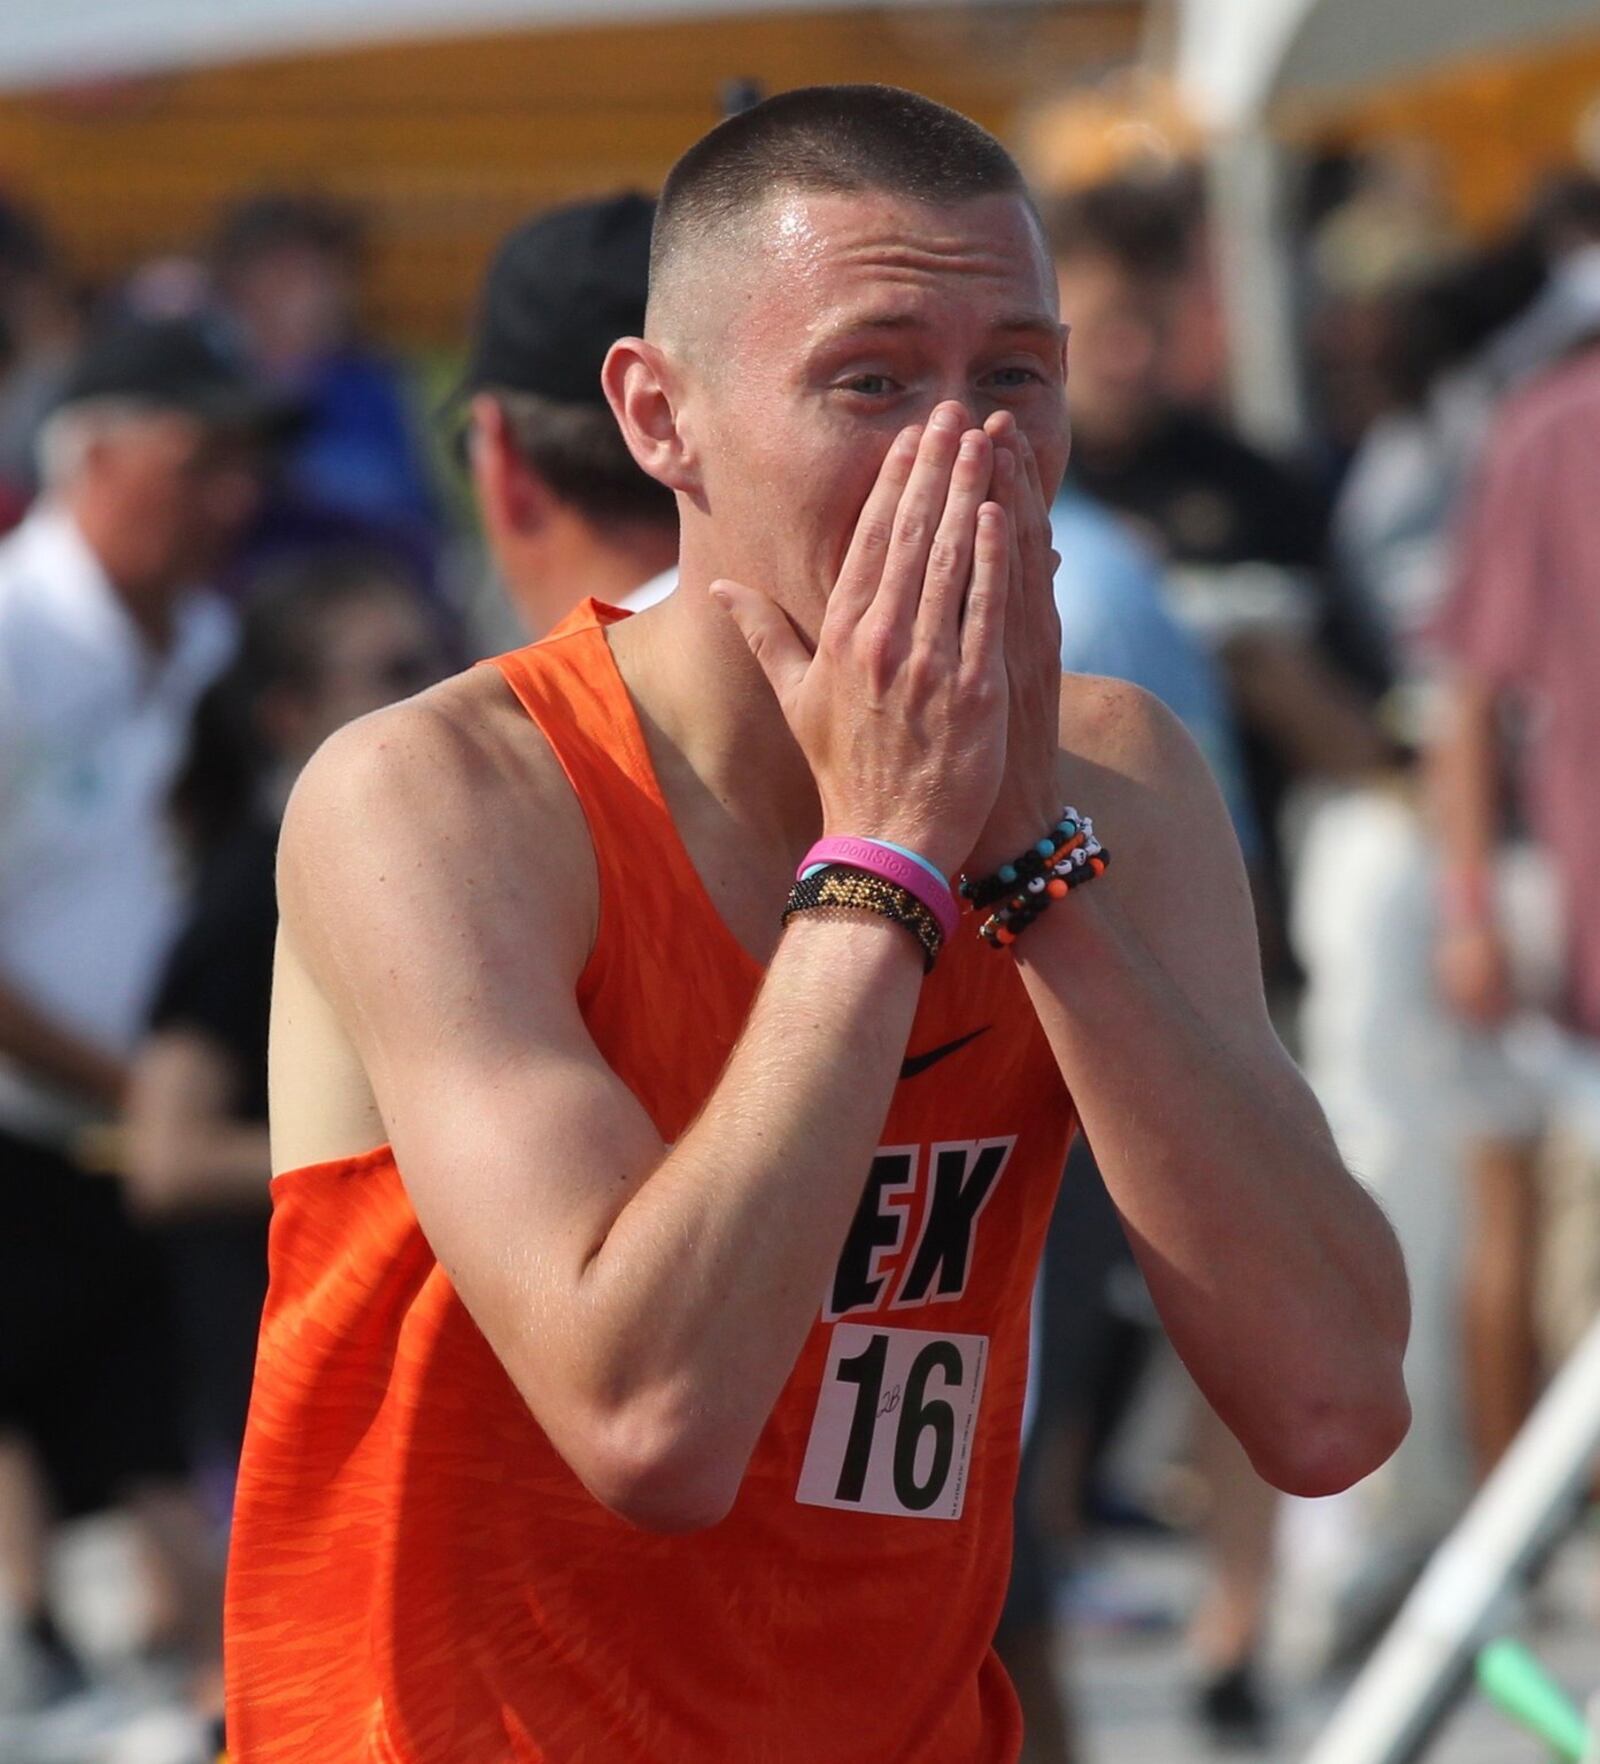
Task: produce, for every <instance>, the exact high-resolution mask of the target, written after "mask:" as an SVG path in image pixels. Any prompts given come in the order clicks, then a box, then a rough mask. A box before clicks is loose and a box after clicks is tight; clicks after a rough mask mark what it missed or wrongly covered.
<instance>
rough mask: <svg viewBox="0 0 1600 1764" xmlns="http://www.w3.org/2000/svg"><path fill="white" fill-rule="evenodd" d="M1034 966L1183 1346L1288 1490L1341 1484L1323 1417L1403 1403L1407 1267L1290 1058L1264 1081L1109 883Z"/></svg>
mask: <svg viewBox="0 0 1600 1764" xmlns="http://www.w3.org/2000/svg"><path fill="white" fill-rule="evenodd" d="M1017 955H1018V959H1019V963H1020V966H1021V969H1022V974H1023V978H1024V981H1025V984H1026V985H1027V988H1028V991H1029V994H1030V996H1031V998H1032V999H1033V1002H1034V1006H1035V1008H1036V1010H1037V1011H1038V1014H1039V1018H1040V1021H1041V1023H1042V1024H1043V1026H1044V1029H1045V1031H1046V1034H1047V1035H1048V1036H1049V1039H1050V1043H1051V1046H1052V1048H1053V1049H1054V1051H1055V1054H1056V1058H1057V1060H1058V1062H1059V1064H1060V1067H1061V1071H1062V1074H1063V1076H1064V1077H1065V1079H1066V1082H1067V1084H1068V1085H1069V1087H1070V1088H1071V1090H1072V1093H1073V1096H1074V1098H1075V1100H1076V1103H1077V1106H1078V1110H1079V1113H1080V1116H1081V1118H1082V1121H1083V1124H1084V1129H1085V1132H1086V1134H1087V1135H1088V1138H1089V1140H1090V1142H1091V1143H1092V1145H1093V1146H1094V1149H1095V1153H1096V1156H1097V1159H1098V1161H1099V1164H1100V1169H1101V1172H1102V1174H1103V1175H1104V1177H1105V1180H1106V1185H1107V1188H1108V1189H1109V1191H1110V1193H1111V1196H1112V1199H1113V1200H1114V1201H1115V1203H1116V1206H1117V1209H1118V1211H1119V1212H1120V1214H1121V1216H1122V1218H1123V1221H1124V1223H1125V1225H1126V1227H1127V1230H1128V1234H1129V1237H1130V1241H1131V1242H1132V1245H1133V1247H1134V1250H1135V1252H1136V1254H1137V1255H1138V1258H1139V1262H1140V1266H1141V1267H1142V1269H1143V1270H1144V1273H1145V1276H1146V1279H1147V1280H1148V1282H1149V1285H1150V1289H1151V1294H1152V1296H1153V1298H1154V1300H1155V1302H1156V1305H1157V1307H1158V1309H1159V1310H1160V1312H1161V1316H1162V1319H1163V1321H1164V1323H1165V1324H1166V1326H1167V1329H1168V1331H1169V1333H1170V1334H1171V1336H1172V1339H1173V1343H1174V1345H1175V1346H1176V1348H1177V1349H1178V1352H1179V1353H1180V1355H1181V1356H1182V1357H1183V1359H1184V1361H1185V1362H1186V1364H1187V1365H1188V1366H1189V1368H1190V1370H1191V1371H1192V1372H1193V1373H1194V1375H1195V1377H1196V1380H1197V1381H1198V1382H1199V1384H1200V1385H1201V1388H1202V1389H1203V1390H1204V1391H1205V1394H1206V1395H1207V1397H1208V1398H1209V1399H1210V1400H1211V1402H1212V1403H1213V1405H1214V1406H1215V1407H1216V1408H1217V1409H1218V1411H1219V1412H1220V1413H1221V1414H1222V1416H1223V1418H1224V1419H1225V1420H1227V1421H1228V1422H1229V1424H1230V1425H1231V1426H1232V1427H1233V1428H1234V1430H1235V1431H1236V1432H1237V1433H1238V1434H1239V1435H1240V1437H1241V1439H1242V1441H1243V1442H1244V1444H1245V1446H1246V1449H1247V1450H1249V1451H1250V1453H1251V1455H1252V1457H1253V1458H1255V1460H1256V1462H1257V1464H1258V1467H1260V1468H1261V1469H1262V1471H1263V1472H1264V1473H1265V1474H1267V1475H1268V1476H1269V1478H1270V1479H1272V1480H1274V1481H1276V1482H1278V1483H1279V1484H1280V1485H1282V1486H1294V1485H1296V1484H1298V1485H1300V1487H1301V1489H1302V1490H1303V1491H1304V1492H1311V1491H1312V1486H1313V1485H1314V1484H1316V1483H1318V1482H1319V1481H1324V1480H1326V1481H1329V1482H1337V1481H1339V1480H1341V1477H1340V1473H1339V1471H1338V1469H1337V1468H1336V1467H1334V1466H1332V1465H1331V1464H1329V1465H1327V1466H1323V1465H1322V1464H1321V1463H1320V1462H1319V1460H1320V1459H1321V1457H1322V1456H1323V1455H1324V1454H1322V1453H1321V1452H1320V1451H1319V1449H1318V1448H1317V1445H1316V1440H1315V1437H1314V1436H1315V1434H1316V1432H1317V1429H1318V1426H1319V1420H1318V1418H1319V1416H1323V1415H1326V1416H1328V1417H1333V1416H1345V1417H1349V1416H1352V1415H1354V1416H1359V1415H1360V1413H1361V1411H1362V1410H1363V1408H1364V1406H1365V1407H1370V1406H1371V1405H1372V1403H1373V1402H1374V1399H1375V1397H1376V1398H1377V1400H1378V1401H1379V1402H1380V1403H1382V1402H1388V1403H1389V1406H1390V1407H1391V1409H1392V1408H1393V1406H1394V1404H1393V1401H1392V1400H1391V1399H1390V1398H1389V1397H1388V1396H1387V1394H1386V1393H1389V1392H1395V1393H1397V1392H1398V1382H1397V1372H1398V1363H1399V1357H1400V1355H1401V1353H1402V1351H1403V1348H1404V1344H1405V1339H1406V1332H1407V1325H1408V1304H1407V1300H1406V1286H1405V1275H1404V1270H1403V1266H1402V1263H1401V1260H1400V1255H1399V1251H1398V1248H1397V1246H1396V1244H1395V1241H1394V1237H1393V1234H1392V1233H1391V1231H1390V1230H1389V1227H1388V1224H1387V1222H1386V1221H1385V1220H1384V1218H1383V1216H1382V1214H1381V1213H1380V1211H1379V1209H1378V1207H1377V1205H1376V1204H1375V1203H1374V1202H1373V1200H1372V1199H1371V1197H1370V1196H1369V1195H1367V1193H1366V1192H1365V1191H1364V1190H1363V1189H1362V1188H1361V1186H1360V1185H1359V1184H1358V1183H1356V1182H1355V1181H1354V1180H1353V1179H1352V1178H1351V1177H1350V1176H1349V1174H1348V1173H1347V1172H1346V1170H1345V1168H1344V1166H1343V1164H1342V1163H1341V1162H1340V1160H1339V1157H1338V1154H1337V1152H1336V1151H1335V1149H1334V1146H1333V1142H1332V1139H1331V1137H1330V1135H1329V1134H1328V1131H1327V1127H1326V1124H1325V1122H1324V1121H1323V1119H1322V1116H1321V1112H1320V1110H1319V1109H1318V1108H1317V1106H1316V1104H1315V1102H1314V1100H1313V1099H1312V1098H1311V1096H1310V1094H1309V1092H1308V1091H1307V1090H1306V1089H1305V1087H1304V1085H1303V1083H1302V1081H1301V1080H1300V1079H1299V1076H1298V1074H1297V1073H1296V1072H1295V1071H1294V1069H1293V1067H1292V1065H1291V1064H1290V1062H1289V1060H1288V1058H1287V1056H1286V1055H1284V1056H1282V1062H1281V1067H1279V1068H1278V1069H1276V1070H1272V1071H1269V1072H1265V1073H1260V1074H1258V1073H1257V1072H1256V1071H1255V1069H1254V1068H1253V1067H1252V1066H1247V1065H1246V1063H1245V1062H1244V1061H1243V1060H1242V1059H1241V1057H1240V1056H1239V1054H1238V1053H1237V1052H1236V1051H1235V1050H1233V1049H1231V1048H1230V1047H1229V1046H1228V1045H1226V1043H1225V1041H1224V1040H1223V1039H1221V1038H1219V1037H1217V1036H1216V1035H1214V1034H1212V1033H1211V1032H1210V1031H1209V1030H1208V1029H1207V1027H1206V1025H1205V1024H1203V1023H1202V1021H1201V1019H1200V1017H1199V1016H1198V1014H1197V1013H1196V1012H1195V1011H1194V1010H1193V1008H1192V1007H1191V1006H1190V1004H1189V1002H1188V1000H1187V999H1186V998H1185V997H1184V996H1183V994H1182V992H1181V990H1180V989H1179V988H1178V986H1177V985H1176V984H1175V983H1174V982H1173V980H1172V979H1171V978H1170V976H1169V975H1168V974H1167V973H1166V971H1165V970H1164V969H1163V968H1162V967H1161V965H1160V964H1159V963H1158V962H1157V961H1156V960H1155V958H1154V957H1153V956H1152V954H1151V953H1150V951H1149V949H1148V948H1147V947H1146V945H1145V944H1144V942H1143V941H1142V939H1141V938H1140V937H1139V935H1138V933H1137V931H1136V930H1135V929H1134V928H1133V927H1132V926H1130V925H1129V924H1128V922H1127V920H1126V917H1125V915H1124V914H1123V913H1122V912H1121V911H1120V910H1119V908H1118V906H1117V903H1116V901H1115V898H1114V897H1113V896H1112V895H1111V894H1110V893H1109V891H1108V892H1107V893H1106V894H1103V895H1101V896H1100V897H1099V898H1096V890H1094V889H1092V888H1091V889H1088V890H1085V891H1084V893H1082V894H1081V895H1077V896H1074V897H1073V898H1072V899H1071V900H1070V901H1068V902H1064V903H1063V904H1062V905H1061V906H1060V907H1059V908H1056V909H1052V910H1051V911H1050V912H1048V913H1046V914H1045V915H1044V917H1043V918H1042V919H1041V920H1040V922H1039V923H1038V924H1037V925H1036V926H1035V927H1033V928H1032V929H1030V930H1029V931H1028V932H1027V933H1026V935H1025V936H1024V937H1023V938H1022V939H1021V940H1020V941H1019V943H1018V945H1017ZM1375 1356H1377V1360H1378V1362H1380V1363H1381V1364H1382V1366H1383V1368H1384V1370H1386V1371H1387V1372H1388V1373H1390V1374H1391V1376H1390V1377H1389V1378H1387V1379H1385V1378H1380V1377H1375V1376H1374V1366H1375ZM1399 1406H1400V1413H1399V1414H1398V1415H1396V1416H1394V1417H1393V1421H1394V1423H1396V1424H1398V1426H1399V1427H1400V1429H1401V1430H1403V1423H1404V1414H1403V1399H1401V1401H1400V1405H1399ZM1372 1424H1373V1426H1374V1429H1375V1431H1377V1432H1382V1431H1383V1430H1384V1427H1385V1425H1387V1423H1386V1422H1385V1420H1384V1418H1383V1417H1382V1416H1375V1417H1372ZM1396 1437H1398V1435H1396ZM1393 1443H1394V1442H1393V1439H1391V1440H1390V1441H1389V1442H1388V1446H1386V1447H1385V1448H1384V1449H1385V1451H1387V1449H1392V1445H1393ZM1280 1453H1282V1454H1283V1455H1281V1456H1280V1455H1279V1454H1280ZM1327 1455H1328V1456H1329V1457H1331V1456H1332V1455H1334V1454H1332V1452H1331V1451H1330V1452H1329V1453H1328V1454H1327ZM1324 1492H1325V1491H1324Z"/></svg>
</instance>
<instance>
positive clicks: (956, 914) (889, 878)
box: [796, 838, 961, 937]
mask: <svg viewBox="0 0 1600 1764" xmlns="http://www.w3.org/2000/svg"><path fill="white" fill-rule="evenodd" d="M841 864H842V865H844V866H846V867H847V868H849V869H852V870H860V871H861V872H862V873H863V874H864V875H867V876H881V877H882V878H883V880H884V881H885V882H893V883H894V884H895V885H896V886H897V887H899V888H903V889H904V890H905V891H906V893H907V894H910V895H913V896H914V897H915V898H916V899H917V900H919V901H920V902H921V903H922V904H923V906H925V907H926V908H927V909H928V911H929V912H930V913H932V914H933V917H934V921H935V923H936V924H937V925H938V927H939V934H940V936H941V937H953V936H954V935H955V932H956V927H957V926H958V925H959V924H960V922H961V909H960V907H959V905H958V904H957V902H956V897H955V892H954V890H953V889H952V888H951V886H950V884H949V883H948V882H947V881H946V880H945V878H944V876H943V874H942V873H941V872H940V871H938V870H936V869H935V868H934V866H933V865H932V864H930V863H929V862H928V860H927V859H926V858H925V857H923V856H922V855H921V853H919V852H915V851H912V850H910V849H909V848H908V847H906V846H904V845H896V844H894V843H893V841H892V840H888V839H854V838H843V839H841V838H832V839H819V840H818V841H817V843H816V844H815V845H813V846H812V848H811V849H810V851H808V852H807V853H806V855H805V857H804V858H803V859H802V860H801V864H800V869H799V873H798V875H797V877H796V880H797V881H802V882H803V881H804V880H805V878H806V877H807V876H810V875H813V874H815V873H816V872H817V871H819V870H825V869H827V868H829V867H830V866H837V865H841Z"/></svg>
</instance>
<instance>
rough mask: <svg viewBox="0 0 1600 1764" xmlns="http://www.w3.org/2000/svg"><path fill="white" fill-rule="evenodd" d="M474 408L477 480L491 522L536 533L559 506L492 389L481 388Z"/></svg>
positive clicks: (473, 448) (514, 530) (472, 445)
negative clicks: (514, 434) (527, 457)
mask: <svg viewBox="0 0 1600 1764" xmlns="http://www.w3.org/2000/svg"><path fill="white" fill-rule="evenodd" d="M470 408H471V412H472V436H471V441H470V443H469V454H470V457H471V461H472V482H473V487H474V488H475V489H476V490H477V493H478V500H479V503H480V505H481V506H482V508H483V510H484V514H485V518H486V520H487V521H488V523H489V524H490V525H491V526H493V527H495V528H497V529H500V530H503V531H509V532H511V533H516V534H519V535H521V536H523V537H526V536H528V535H529V534H532V533H536V532H537V531H538V530H539V529H540V528H541V527H543V526H544V525H545V524H546V523H547V522H548V520H549V519H550V515H551V513H552V511H553V509H554V507H555V497H554V496H553V495H552V493H551V490H550V486H549V485H548V484H546V483H545V481H544V479H543V478H541V477H540V476H539V474H538V472H536V471H535V470H534V469H533V467H532V466H530V465H529V464H528V462H527V461H526V460H525V459H524V458H523V457H522V455H521V453H520V452H519V451H518V449H517V444H516V442H515V440H514V439H513V438H512V434H511V425H510V424H509V423H508V422H507V421H506V413H505V412H504V411H503V410H502V409H501V408H500V401H499V400H498V399H497V398H496V397H495V396H494V394H493V393H492V392H479V393H478V394H477V395H476V396H475V397H474V398H473V400H472V404H471V407H470Z"/></svg>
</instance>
